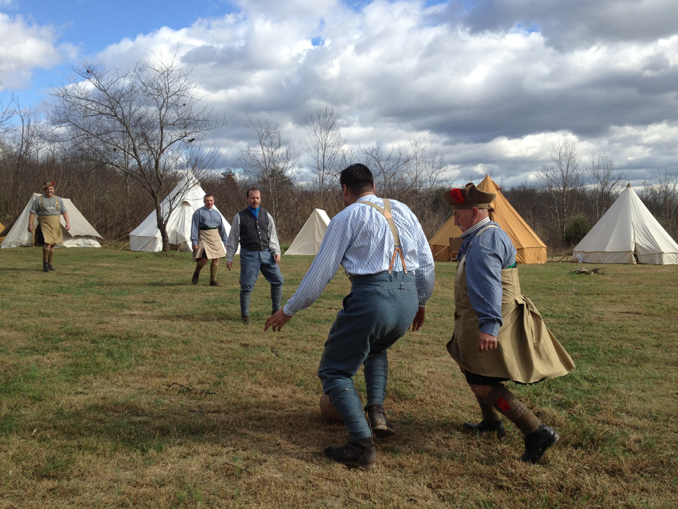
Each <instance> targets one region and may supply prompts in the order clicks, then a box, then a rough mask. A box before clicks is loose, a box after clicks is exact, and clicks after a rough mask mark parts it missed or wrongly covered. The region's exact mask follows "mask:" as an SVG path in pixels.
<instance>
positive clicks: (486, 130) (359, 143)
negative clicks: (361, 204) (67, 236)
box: [0, 0, 678, 187]
mask: <svg viewBox="0 0 678 509" xmlns="http://www.w3.org/2000/svg"><path fill="white" fill-rule="evenodd" d="M676 20H678V2H676V1H675V0H548V1H544V0H463V1H462V0H449V1H442V0H429V1H410V0H403V1H385V0H375V1H369V0H344V1H341V0H285V1H280V0H233V1H230V2H226V1H220V0H194V1H192V2H189V1H184V2H179V1H175V0H162V1H161V0H137V1H135V2H133V1H130V0H116V1H115V2H112V1H100V0H60V1H58V2H57V1H54V0H49V1H48V0H0V34H1V35H0V101H1V102H2V104H4V105H7V104H8V103H9V101H10V100H11V98H12V97H15V98H17V99H18V100H19V102H20V104H21V106H22V107H29V108H35V109H36V110H37V111H44V110H45V107H44V102H45V101H49V100H50V95H49V91H50V89H51V88H52V87H59V86H63V85H65V84H67V83H68V82H69V80H72V79H73V76H74V75H73V72H72V69H73V68H74V67H76V66H77V65H78V64H81V63H82V62H85V61H87V62H96V63H99V64H101V65H104V66H107V67H109V68H114V67H117V68H121V69H124V68H126V67H129V66H131V65H132V64H133V63H135V62H136V61H139V60H140V59H144V58H166V57H169V56H173V55H174V56H175V57H176V58H177V59H178V60H179V61H180V62H181V63H182V64H183V65H186V66H187V67H190V68H192V69H193V72H194V73H195V74H194V79H195V82H196V84H197V85H198V88H199V92H200V95H201V98H202V99H201V100H202V101H205V102H206V103H207V104H209V105H210V106H211V107H212V108H213V109H214V111H215V113H217V114H220V115H223V116H224V117H225V118H227V119H228V122H227V124H226V125H225V126H224V127H223V128H221V129H219V130H218V131H215V132H213V133H212V134H211V135H210V138H209V139H207V140H205V141H204V143H205V144H207V145H209V146H213V147H217V149H218V150H219V152H220V154H221V159H220V164H221V165H223V166H236V167H237V159H238V156H239V154H240V153H241V151H242V150H243V149H245V148H246V147H247V146H248V144H251V143H252V142H253V138H252V133H251V132H250V131H248V130H247V129H246V127H245V125H246V122H247V118H248V116H249V117H250V118H253V119H261V120H264V119H267V120H269V121H270V122H271V123H273V124H278V125H280V127H281V130H282V133H283V136H284V137H285V138H287V139H289V140H290V141H291V142H292V143H293V144H296V146H297V147H298V149H299V150H301V149H303V144H304V142H305V139H306V131H305V128H306V121H305V119H306V118H308V117H310V115H312V114H313V113H314V112H315V111H317V110H318V109H319V108H323V107H325V106H330V107H332V108H334V109H335V110H336V111H337V112H338V113H339V114H340V115H341V125H342V132H343V135H344V136H345V137H346V139H347V146H348V147H349V148H352V149H354V150H357V149H359V147H368V146H371V145H374V144H375V143H377V142H378V143H381V144H382V145H383V146H384V147H385V148H387V149H389V148H396V147H398V146H402V147H405V146H407V145H408V144H409V142H410V141H411V140H417V141H419V142H421V143H423V145H425V146H426V147H427V149H428V151H429V153H432V152H437V153H438V154H439V155H441V156H443V158H444V161H445V163H446V165H447V171H446V175H447V177H448V179H449V180H450V182H456V183H458V184H463V183H465V182H466V181H470V180H475V181H476V182H477V181H478V180H480V179H481V178H482V177H483V176H484V175H485V174H490V175H491V176H492V177H493V178H494V179H495V180H496V181H498V182H499V183H500V185H503V186H505V187H512V186H516V185H521V184H533V183H535V182H536V181H535V175H536V174H537V173H538V172H539V171H540V169H541V168H542V167H543V166H544V165H548V164H550V163H551V161H550V152H551V149H552V145H553V144H554V143H557V142H559V141H563V140H568V141H569V142H571V143H572V144H573V145H574V146H575V147H576V148H577V151H578V155H579V156H580V158H581V161H582V164H590V163H591V160H592V158H597V157H599V156H601V155H605V156H608V157H609V158H610V159H612V160H613V161H614V167H615V171H616V173H617V175H619V176H623V177H624V179H625V180H628V181H630V182H631V183H632V184H633V185H640V184H641V183H642V182H643V181H645V180H652V179H653V175H654V173H655V172H658V171H664V170H668V171H669V172H670V173H673V174H676V173H678V22H676Z"/></svg>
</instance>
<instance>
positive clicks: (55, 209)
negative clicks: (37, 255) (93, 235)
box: [28, 181, 71, 272]
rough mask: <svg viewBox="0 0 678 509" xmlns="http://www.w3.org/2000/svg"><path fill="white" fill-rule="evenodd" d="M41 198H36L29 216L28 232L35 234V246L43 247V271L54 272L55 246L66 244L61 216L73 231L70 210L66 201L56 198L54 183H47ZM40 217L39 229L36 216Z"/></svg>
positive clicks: (43, 187)
mask: <svg viewBox="0 0 678 509" xmlns="http://www.w3.org/2000/svg"><path fill="white" fill-rule="evenodd" d="M42 192H43V194H41V195H40V196H36V197H35V200H33V205H31V211H30V214H29V216H28V231H29V232H31V233H33V234H34V239H33V245H35V246H42V270H43V271H44V272H49V271H50V270H54V267H52V258H53V257H54V246H56V245H57V244H63V243H64V236H63V232H62V230H61V216H62V215H63V216H64V221H66V229H67V230H70V229H71V223H70V220H69V218H68V210H67V209H66V206H65V205H64V201H63V200H62V199H61V198H59V197H58V196H54V182H52V181H50V182H45V185H43V186H42ZM36 215H37V216H38V228H37V229H36V228H35V216H36Z"/></svg>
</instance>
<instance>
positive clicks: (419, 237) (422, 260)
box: [283, 195, 435, 316]
mask: <svg viewBox="0 0 678 509" xmlns="http://www.w3.org/2000/svg"><path fill="white" fill-rule="evenodd" d="M361 201H370V202H372V203H375V204H377V205H379V206H380V207H383V205H384V200H383V199H382V198H378V197H377V196H374V195H369V196H364V197H362V198H360V200H359V201H358V203H354V204H353V205H349V206H348V207H346V208H345V209H344V210H342V211H341V212H339V214H337V215H336V216H334V217H333V218H332V221H330V224H329V226H328V227H327V231H326V232H325V236H324V237H323V241H322V244H321V245H320V249H319V250H318V254H317V255H316V257H315V260H313V263H312V264H311V268H310V269H309V270H308V272H307V273H306V275H305V276H304V278H303V279H302V281H301V284H300V285H299V288H297V291H296V292H294V295H292V297H290V300H288V301H287V304H285V307H284V308H283V311H284V313H285V314H286V315H288V316H292V315H294V314H295V313H296V312H297V311H300V310H302V309H306V308H307V307H308V306H310V305H311V304H313V302H315V300H316V299H317V298H318V297H319V296H320V294H321V293H322V292H323V290H324V289H325V287H326V286H327V284H328V283H329V282H330V281H331V280H332V278H333V277H334V275H335V274H336V272H337V269H338V268H339V265H343V267H344V270H345V271H346V272H348V273H349V274H353V275H363V274H376V273H379V272H382V271H385V270H388V267H389V265H390V263H391V257H392V256H393V250H394V243H393V234H392V233H391V228H390V227H389V225H388V221H387V220H386V218H385V217H384V215H383V214H381V213H380V212H379V211H377V210H375V209H374V208H373V207H370V206H369V205H364V204H360V202H361ZM391 210H392V212H393V220H394V221H395V224H396V226H397V228H398V235H399V237H400V242H401V244H402V248H403V254H404V256H405V265H406V267H407V270H408V271H409V272H410V273H414V274H415V282H416V286H417V293H418V295H419V306H420V307H423V306H425V305H426V301H427V300H428V299H429V297H430V296H431V293H432V292H433V286H434V283H435V265H434V263H433V255H432V254H431V248H430V246H429V245H428V241H427V240H426V235H424V231H423V230H422V229H421V225H420V224H419V220H418V219H417V216H415V215H414V213H413V212H412V211H411V210H410V209H409V207H408V206H407V205H405V204H404V203H400V202H398V201H396V200H391ZM393 270H394V271H396V272H398V271H402V270H403V266H402V262H401V260H400V257H399V256H398V257H396V261H395V263H394V265H393Z"/></svg>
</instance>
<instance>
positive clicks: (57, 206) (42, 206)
mask: <svg viewBox="0 0 678 509" xmlns="http://www.w3.org/2000/svg"><path fill="white" fill-rule="evenodd" d="M54 201H55V202H56V209H57V212H59V198H57V197H56V196H55V197H54ZM40 210H41V211H43V212H44V211H45V206H44V205H43V204H42V195H40Z"/></svg>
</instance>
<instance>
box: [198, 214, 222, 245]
mask: <svg viewBox="0 0 678 509" xmlns="http://www.w3.org/2000/svg"><path fill="white" fill-rule="evenodd" d="M200 228H219V237H221V241H222V242H223V243H224V244H226V241H227V240H228V232H227V231H226V226H225V225H224V221H223V220H222V219H221V214H220V213H219V211H218V210H217V209H216V208H214V207H212V208H211V209H208V208H207V207H200V208H199V209H198V210H196V211H195V212H193V220H192V221H191V243H192V244H193V245H194V246H197V245H198V239H199V236H200Z"/></svg>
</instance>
